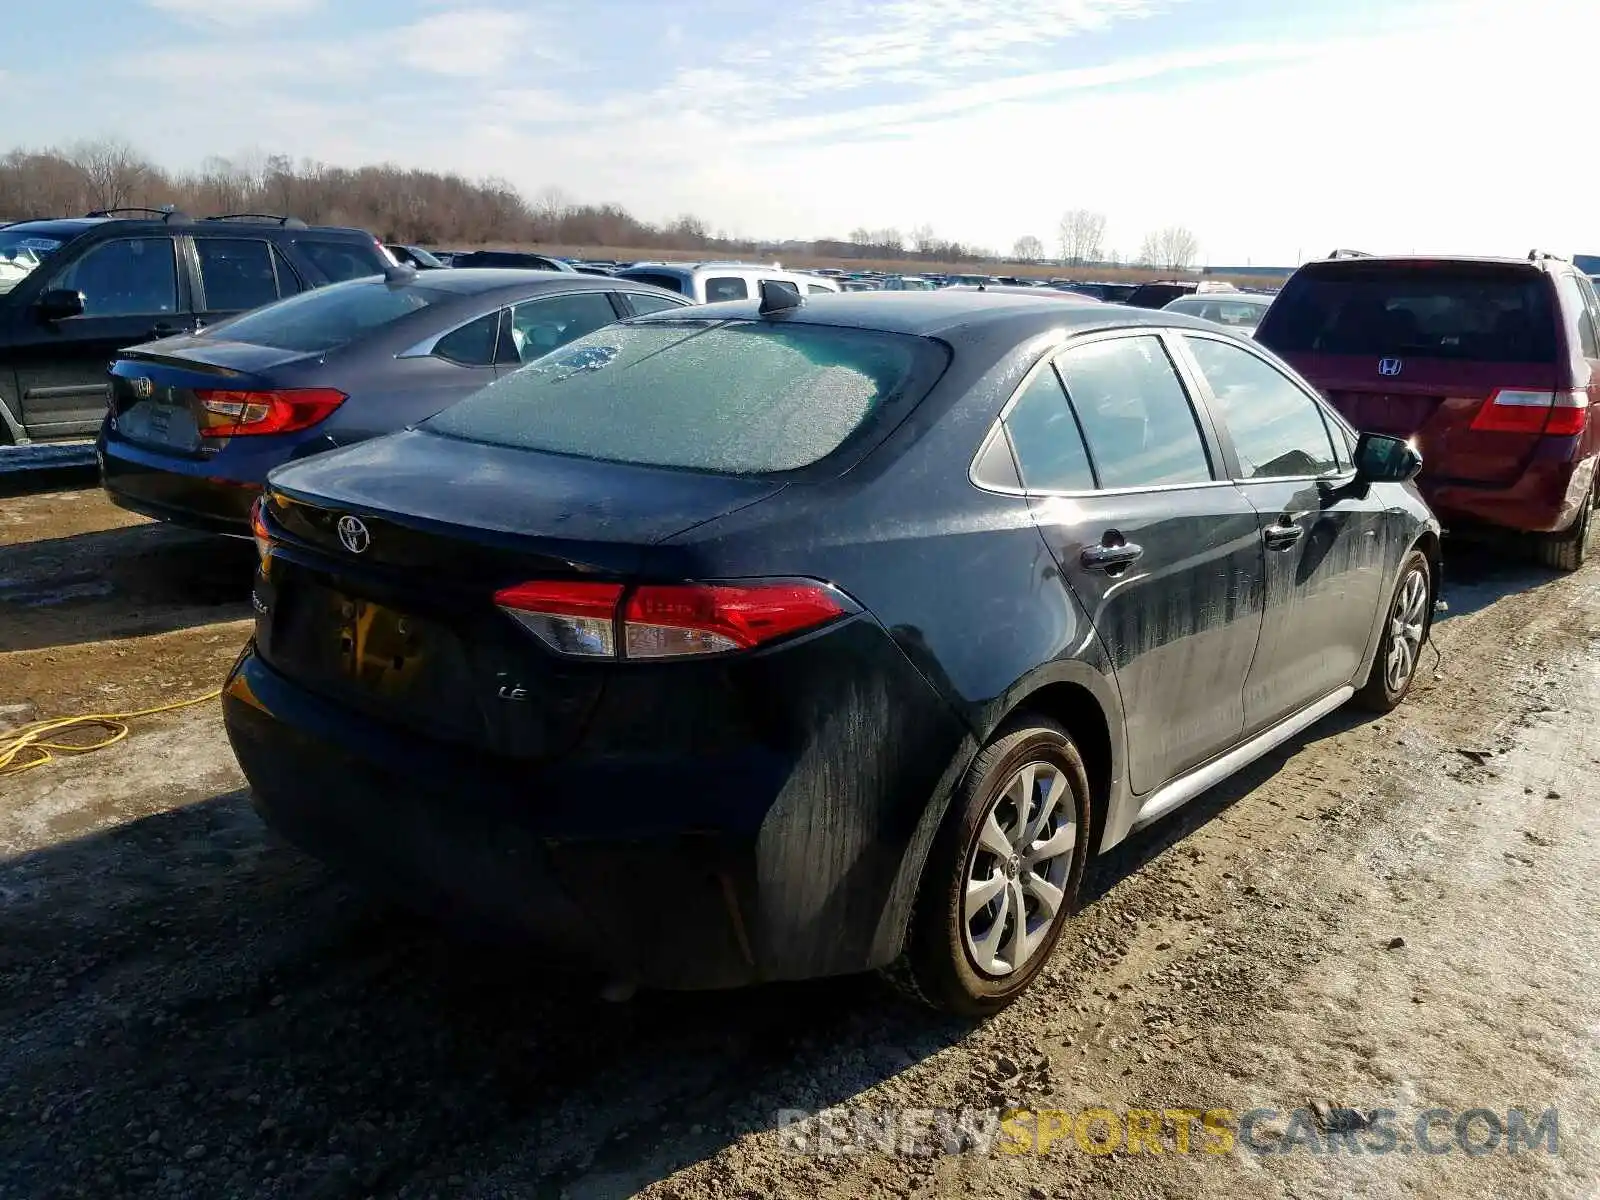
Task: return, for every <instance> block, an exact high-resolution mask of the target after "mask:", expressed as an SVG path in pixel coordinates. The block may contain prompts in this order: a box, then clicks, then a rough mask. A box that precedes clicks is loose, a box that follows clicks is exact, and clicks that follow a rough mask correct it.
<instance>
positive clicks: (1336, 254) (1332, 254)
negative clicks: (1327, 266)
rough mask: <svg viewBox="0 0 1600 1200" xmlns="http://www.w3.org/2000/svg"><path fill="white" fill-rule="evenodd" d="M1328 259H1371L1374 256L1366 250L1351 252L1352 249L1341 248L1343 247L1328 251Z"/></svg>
mask: <svg viewBox="0 0 1600 1200" xmlns="http://www.w3.org/2000/svg"><path fill="white" fill-rule="evenodd" d="M1328 257H1329V258H1371V257H1372V255H1371V254H1370V253H1369V252H1368V251H1366V250H1351V249H1349V248H1347V247H1342V246H1341V247H1337V248H1335V249H1333V250H1330V251H1328Z"/></svg>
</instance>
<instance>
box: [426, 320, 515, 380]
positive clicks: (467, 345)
mask: <svg viewBox="0 0 1600 1200" xmlns="http://www.w3.org/2000/svg"><path fill="white" fill-rule="evenodd" d="M499 334H500V310H499V309H496V310H495V311H494V312H492V313H485V314H484V315H483V316H481V317H479V318H478V319H477V320H476V321H468V322H467V323H466V324H465V325H463V326H461V328H460V329H453V330H451V331H450V332H449V333H447V334H445V335H444V336H443V337H442V338H440V339H439V340H438V341H437V342H435V343H434V347H433V356H434V357H435V358H442V359H444V360H445V361H446V362H453V363H455V364H456V365H457V366H462V367H487V366H492V365H493V364H494V348H495V342H496V340H497V339H498V337H499Z"/></svg>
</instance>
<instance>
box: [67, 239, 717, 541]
mask: <svg viewBox="0 0 1600 1200" xmlns="http://www.w3.org/2000/svg"><path fill="white" fill-rule="evenodd" d="M687 303H688V302H687V301H686V300H684V299H683V298H682V297H681V296H676V295H674V294H673V293H671V292H667V291H664V290H663V289H661V288H656V287H651V286H650V285H648V284H641V283H634V282H632V281H629V280H620V279H618V280H606V281H604V282H601V281H599V280H597V279H594V278H592V277H590V276H583V275H575V274H572V273H570V272H569V273H565V274H556V273H554V272H548V271H512V270H489V269H483V270H463V271H429V272H426V273H422V274H419V273H418V272H416V271H415V270H411V269H407V268H396V269H394V270H393V271H391V272H390V273H389V274H388V275H387V276H384V275H374V276H372V277H370V278H365V279H354V280H351V281H349V282H347V283H340V284H335V285H333V286H332V287H326V288H319V289H317V290H315V291H309V292H303V293H301V294H300V295H298V296H292V297H290V298H288V299H286V300H280V301H278V302H277V303H275V304H269V305H267V306H266V307H264V308H259V309H256V310H255V311H254V312H250V313H246V314H244V315H242V316H239V317H235V318H233V319H232V320H228V321H222V322H219V323H218V324H216V325H213V326H211V327H210V328H209V329H206V330H205V331H204V332H202V333H198V334H190V335H185V336H182V337H172V338H165V339H163V340H161V341H158V342H149V343H146V344H145V345H142V346H135V347H133V348H132V349H129V350H124V351H122V352H121V354H120V355H119V356H118V357H117V360H116V361H115V363H113V364H112V368H111V403H110V408H109V411H108V412H107V414H106V419H105V423H104V424H103V426H102V427H101V434H100V444H99V452H100V454H99V457H100V466H101V480H102V483H103V484H104V486H105V489H106V492H107V493H108V494H109V495H110V497H111V499H112V500H114V501H115V502H116V503H118V504H120V505H122V506H123V507H124V508H128V509H132V510H133V511H135V512H139V513H143V514H145V515H146V516H153V517H158V518H161V519H163V520H168V521H174V522H177V523H179V524H184V525H190V526H194V527H197V528H201V529H207V530H211V531H214V532H219V533H233V534H238V535H239V536H242V537H248V536H249V533H250V525H249V514H250V505H251V503H252V502H253V501H254V500H255V498H256V496H257V495H259V494H260V491H261V485H262V483H263V482H264V481H265V480H266V477H267V472H268V471H270V470H271V469H272V468H273V467H276V466H278V465H279V464H281V463H285V462H289V461H291V460H293V459H299V458H303V457H305V456H306V455H310V454H319V453H321V452H323V451H325V450H331V449H334V448H335V447H338V446H348V445H351V444H353V443H355V442H359V441H363V440H365V439H367V438H370V437H376V436H377V435H378V434H383V433H392V432H393V431H394V430H397V429H402V428H404V427H405V426H407V425H410V424H413V423H415V422H417V421H420V420H422V419H423V418H425V417H430V416H432V415H433V414H434V413H436V412H438V411H439V410H440V409H442V408H444V407H446V406H447V405H449V404H453V403H454V402H455V401H457V400H460V399H461V398H462V397H464V396H467V395H470V394H471V393H473V392H475V391H477V390H478V389H479V388H481V387H483V386H484V385H485V384H488V383H492V382H494V380H496V379H498V378H499V377H500V376H502V375H506V374H509V373H511V372H512V371H515V370H517V369H518V368H519V367H521V366H522V365H523V364H524V363H527V362H531V361H532V360H533V359H535V358H537V357H539V355H541V354H546V353H548V352H549V351H551V350H554V349H556V348H558V347H559V346H562V345H564V344H565V343H567V342H570V341H572V340H573V339H575V338H578V337H581V336H583V335H584V334H586V333H592V332H593V331H594V330H596V329H599V328H601V327H602V326H605V325H609V324H611V322H613V321H615V320H617V319H619V318H621V317H627V316H633V315H636V314H639V313H648V312H655V311H656V310H658V309H662V308H676V307H680V306H682V305H685V304H687Z"/></svg>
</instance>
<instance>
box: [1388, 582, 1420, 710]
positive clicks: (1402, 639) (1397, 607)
mask: <svg viewBox="0 0 1600 1200" xmlns="http://www.w3.org/2000/svg"><path fill="white" fill-rule="evenodd" d="M1427 613H1428V579H1427V576H1426V575H1424V574H1423V572H1422V571H1420V570H1413V571H1412V572H1411V573H1410V574H1409V575H1407V576H1406V578H1405V582H1404V583H1402V584H1401V585H1400V591H1399V593H1398V594H1397V595H1396V596H1395V598H1394V611H1393V612H1392V613H1391V614H1390V616H1389V656H1388V658H1387V659H1386V660H1385V661H1384V668H1383V681H1384V683H1385V684H1387V685H1388V688H1389V691H1390V692H1393V693H1398V692H1401V691H1404V690H1405V686H1406V684H1407V683H1409V682H1410V681H1411V676H1412V673H1413V672H1415V671H1416V669H1417V659H1418V658H1419V657H1420V656H1421V654H1422V632H1423V626H1424V623H1425V622H1426V619H1427Z"/></svg>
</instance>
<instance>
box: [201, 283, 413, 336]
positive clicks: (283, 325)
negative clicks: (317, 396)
mask: <svg viewBox="0 0 1600 1200" xmlns="http://www.w3.org/2000/svg"><path fill="white" fill-rule="evenodd" d="M433 299H434V297H433V294H432V293H430V292H429V291H427V290H426V289H423V288H416V287H406V286H396V285H394V284H391V283H387V282H385V281H383V280H381V279H357V280H352V281H351V282H349V283H335V284H332V285H330V286H328V287H322V288H316V289H314V290H312V291H309V292H301V293H300V294H299V295H298V296H291V297H289V298H288V299H287V300H279V301H278V302H277V303H276V304H269V305H267V306H266V307H265V308H258V309H256V310H255V311H254V312H250V313H246V314H245V315H244V316H242V317H235V318H234V319H233V320H231V321H224V322H222V323H220V324H217V325H213V326H212V327H211V328H210V329H209V330H208V331H207V335H208V336H213V337H216V338H218V339H219V340H225V341H230V342H248V343H250V344H251V345H254V346H273V347H276V348H277V349H280V350H303V351H306V352H307V353H312V354H321V353H326V352H327V351H329V350H337V349H338V348H339V347H340V346H344V345H348V344H349V343H350V342H353V341H355V340H356V339H358V338H361V337H365V336H366V335H368V334H370V333H372V332H374V331H375V330H378V329H382V328H383V327H384V326H386V325H390V324H393V323H394V322H395V321H398V320H399V319H400V318H401V317H408V316H410V315H411V314H412V313H414V312H420V311H421V310H423V309H424V308H427V307H428V305H430V304H432V303H433Z"/></svg>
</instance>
